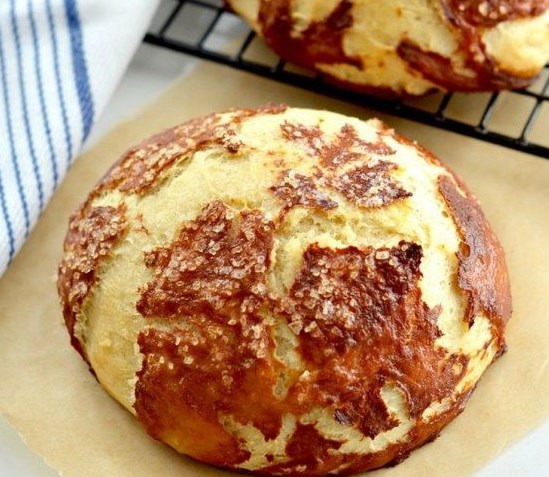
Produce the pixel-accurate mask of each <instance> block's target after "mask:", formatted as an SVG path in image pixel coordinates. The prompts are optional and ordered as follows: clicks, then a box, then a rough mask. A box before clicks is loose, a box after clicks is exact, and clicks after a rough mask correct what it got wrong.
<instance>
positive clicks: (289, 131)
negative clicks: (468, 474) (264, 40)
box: [58, 106, 511, 476]
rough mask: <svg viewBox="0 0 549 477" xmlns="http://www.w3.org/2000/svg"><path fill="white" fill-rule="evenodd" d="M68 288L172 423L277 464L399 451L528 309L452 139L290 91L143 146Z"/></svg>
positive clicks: (93, 227) (413, 443)
mask: <svg viewBox="0 0 549 477" xmlns="http://www.w3.org/2000/svg"><path fill="white" fill-rule="evenodd" d="M58 289H59V294H60V297H61V303H62V306H63V314H64V317H65V322H66V324H67V328H68V330H69V332H70V336H71V340H72V344H73V345H74V346H75V348H76V349H77V350H78V351H79V352H80V354H81V355H82V356H83V357H84V359H86V361H87V362H88V363H89V365H90V368H91V369H92V371H93V372H94V373H95V374H96V376H97V378H98V380H99V382H100V383H101V384H102V385H103V386H104V387H105V388H106V390H107V391H108V392H109V393H110V394H111V395H112V396H113V397H114V398H116V399H117V400H118V401H119V402H120V403H121V404H122V405H124V406H125V407H126V408H127V409H128V410H129V411H131V412H132V413H134V414H135V415H136V416H137V417H138V419H139V420H140V421H141V422H142V423H143V425H144V426H145V428H146V430H147V431H148V432H149V433H150V434H151V435H152V436H153V437H154V438H156V439H158V440H161V441H163V442H166V443H168V444H169V445H171V446H172V447H174V448H175V449H177V450H178V451H180V452H182V453H185V454H188V455H190V456H192V457H194V458H196V459H199V460H201V461H204V462H206V463H210V464H213V465H216V466H220V467H224V468H230V469H235V470H247V471H253V472H254V473H257V474H264V475H285V474H288V475H311V476H313V475H325V474H327V473H332V474H350V473H355V472H360V471H364V470H368V469H373V468H376V467H380V466H384V465H388V464H390V463H396V462H398V461H400V460H402V459H403V458H405V457H406V456H407V455H408V453H409V452H410V451H411V450H413V449H414V448H416V447H417V446H419V445H421V444H423V443H425V442H428V441H429V440H432V439H433V438H435V437H436V436H437V434H438V432H439V431H440V430H441V429H442V428H443V427H444V426H445V425H446V424H447V423H448V422H449V421H450V420H451V419H453V418H454V417H455V416H456V415H457V414H459V413H460V412H461V411H462V410H463V407H464V405H465V403H466V400H467V398H468V396H469V394H470V393H471V392H472V390H473V389H474V387H475V386H476V384H477V382H478V380H479V378H480V376H481V375H482V373H483V372H484V370H485V369H486V367H487V366H488V365H489V364H490V363H491V362H492V361H493V360H494V359H495V358H496V357H497V356H498V355H499V354H500V353H501V352H502V351H503V350H504V347H505V342H504V328H505V323H506V321H507V319H508V318H509V316H510V313H511V302H510V294H509V283H508V278H507V272H506V267H505V262H504V256H503V252H502V249H501V247H500V245H499V243H498V242H497V240H496V238H495V237H494V235H493V232H492V231H491V229H490V226H489V225H488V223H487V222H486V220H485V218H484V215H483V214H482V211H481V209H480V207H479V205H478V203H477V202H476V200H475V199H474V198H473V196H472V195H471V193H470V192H469V191H468V190H467V188H466V186H465V185H464V184H463V183H462V182H461V181H460V180H459V179H458V178H457V177H456V176H455V175H454V174H453V173H452V172H451V171H449V170H448V169H447V168H446V167H445V166H444V165H443V164H442V163H441V162H440V161H439V160H438V159H436V158H435V157H434V156H433V155H432V154H430V153H429V152H428V151H426V150H424V149H423V148H421V147H420V146H418V145H417V144H415V143H413V142H412V141H410V140H408V139H406V138H404V137H402V136H399V135H398V134H396V133H395V132H394V131H392V130H390V129H388V128H387V127H386V126H384V125H383V124H382V123H380V122H379V121H377V120H370V121H367V122H363V121H360V120H358V119H355V118H349V117H345V116H341V115H338V114H334V113H329V112H325V111H314V110H304V109H293V108H287V107H286V106H266V107H264V108H258V109H254V110H233V111H229V112H226V113H222V114H212V115H210V116H206V117H203V118H198V119H196V120H193V121H189V122H187V123H185V124H183V125H181V126H178V127H176V128H173V129H171V130H168V131H165V132H164V133H161V134H159V135H157V136H154V137H152V138H150V139H148V140H146V141H144V142H143V143H142V144H140V145H138V146H136V147H135V148H133V149H131V150H129V151H128V152H127V153H126V154H125V155H124V156H123V157H122V158H121V159H120V160H119V161H118V162H117V163H116V164H115V166H114V167H113V168H112V169H111V170H110V171H109V172H108V174H107V175H106V176H105V178H104V179H103V180H102V181H101V182H100V183H99V184H98V185H97V187H96V188H95V189H94V190H93V191H92V192H91V193H90V195H89V197H88V199H87V200H86V202H85V203H84V204H82V206H81V207H80V208H79V210H78V211H77V212H76V213H75V214H74V215H73V216H72V218H71V220H70V224H69V232H68V234H67V237H66V240H65V245H64V259H63V261H62V263H61V264H60V267H59V274H58Z"/></svg>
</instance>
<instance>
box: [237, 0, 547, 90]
mask: <svg viewBox="0 0 549 477" xmlns="http://www.w3.org/2000/svg"><path fill="white" fill-rule="evenodd" d="M259 1H260V7H259V14H258V18H257V24H258V29H259V33H260V34H261V35H262V36H263V38H264V39H265V41H266V42H267V44H268V45H269V46H270V47H271V48H273V50H274V51H275V52H276V53H277V54H278V55H280V56H281V57H282V58H283V59H285V60H286V61H289V62H292V63H295V64H298V65H302V66H304V67H307V68H311V69H316V65H317V64H348V65H352V66H355V67H357V68H358V69H365V68H366V67H367V66H365V65H363V64H362V61H361V59H360V57H358V56H351V55H348V54H347V53H346V52H345V49H344V47H343V38H344V33H345V31H346V30H347V29H349V28H350V27H351V26H352V25H353V16H352V6H353V1H352V0H341V2H340V3H339V4H338V6H337V7H336V8H335V9H334V10H333V12H332V13H331V14H330V15H329V17H328V18H326V19H325V20H324V21H317V22H313V23H311V24H310V25H308V27H307V28H306V29H305V30H304V31H302V32H299V34H297V33H296V31H295V28H294V27H295V25H294V22H293V19H292V17H291V2H290V0H274V1H266V0H259ZM229 3H231V2H229ZM548 6H549V0H538V1H531V0H482V1H481V0H441V1H440V9H441V21H443V22H449V23H450V24H451V26H452V29H453V31H454V34H455V35H456V38H457V40H458V43H459V44H460V49H461V51H462V53H463V54H464V57H465V66H466V67H467V68H468V69H469V70H470V71H471V72H472V73H473V74H472V75H465V74H463V73H461V72H460V71H459V70H457V69H455V67H454V64H453V63H452V61H451V59H449V58H446V57H444V56H441V55H439V54H437V53H434V52H430V51H422V49H421V48H420V47H419V46H418V45H416V44H414V43H412V42H410V41H409V40H407V39H403V41H402V42H401V44H400V45H399V46H398V48H397V53H398V55H399V56H400V57H401V58H402V59H403V60H404V61H405V62H406V63H407V64H408V66H409V69H410V71H411V72H414V73H415V74H418V75H420V76H422V77H424V78H425V79H426V80H429V81H431V82H432V83H433V84H434V85H436V86H437V87H438V88H440V89H444V90H452V91H465V92H471V91H494V90H501V89H517V88H523V87H526V86H528V85H529V84H530V83H532V81H534V80H535V78H536V77H537V74H538V73H539V71H534V70H528V71H526V70H516V71H510V70H509V71H508V70H506V71H503V70H502V69H501V68H500V67H499V65H498V63H497V62H496V61H495V60H494V59H493V58H491V57H490V55H488V54H487V52H486V49H485V45H484V42H483V40H482V35H483V33H484V32H485V31H486V29H487V28H493V27H495V26H497V24H498V23H500V22H503V21H508V20H514V19H519V18H533V17H536V16H538V15H540V14H542V13H543V12H544V11H546V10H547V8H548ZM396 14H399V11H398V10H397V12H396ZM322 75H323V76H324V77H326V79H327V80H328V81H329V82H331V83H334V84H336V85H337V86H340V87H343V88H348V89H351V90H354V91H357V92H362V93H367V94H373V95H378V96H381V97H394V96H399V95H408V93H406V92H405V91H403V90H402V89H399V90H394V89H392V88H389V87H383V86H376V85H370V84H358V83H354V82H352V81H347V80H342V79H341V78H337V76H336V75H333V74H330V73H322Z"/></svg>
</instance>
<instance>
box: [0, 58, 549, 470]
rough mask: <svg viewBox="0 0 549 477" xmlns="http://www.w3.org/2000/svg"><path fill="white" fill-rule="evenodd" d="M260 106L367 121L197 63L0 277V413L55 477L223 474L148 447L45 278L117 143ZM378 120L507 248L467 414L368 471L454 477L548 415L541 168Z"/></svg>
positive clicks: (358, 112)
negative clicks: (442, 166) (494, 322)
mask: <svg viewBox="0 0 549 477" xmlns="http://www.w3.org/2000/svg"><path fill="white" fill-rule="evenodd" d="M267 101H274V102H286V103H288V104H291V105H293V106H302V107H315V108H326V109H331V110H334V111H339V112H342V113H346V114H351V115H355V116H358V117H362V118H367V117H370V116H372V115H374V113H372V112H369V111H365V110H364V109H363V108H358V107H354V106H352V105H349V104H343V103H341V102H338V101H336V100H331V99H327V98H324V97H320V96H317V95H314V94H309V93H307V92H304V91H301V90H297V89H294V88H292V87H288V86H283V85H279V84H276V83H273V82H270V81H268V80H264V79H259V78H256V77H253V76H250V75H248V74H245V73H241V72H237V71H234V70H230V69H227V68H225V67H220V66H216V65H209V64H204V65H201V66H200V67H199V68H198V69H197V70H195V71H194V72H193V73H192V74H190V75H189V76H187V77H185V78H183V79H182V80H181V81H180V82H179V83H177V84H176V85H175V86H174V87H173V88H172V89H170V90H169V91H168V92H166V93H165V94H164V95H163V96H162V97H160V98H159V99H158V100H157V101H155V102H154V103H153V104H152V105H150V107H148V108H147V109H146V110H144V111H143V112H141V113H140V114H138V115H137V116H136V117H135V118H134V119H132V120H131V121H128V122H126V123H125V124H122V125H120V126H119V127H117V128H116V129H115V130H114V131H112V133H111V134H109V135H108V136H107V137H105V138H104V139H103V140H102V141H101V142H100V144H98V145H97V146H96V147H95V148H94V149H93V150H91V151H89V152H88V153H87V154H85V155H83V156H82V157H80V158H79V159H78V161H77V162H76V164H75V165H74V166H73V168H72V169H71V171H70V172H69V174H68V176H67V178H66V180H65V181H64V182H63V184H62V186H61V188H60V189H59V191H58V192H57V193H56V195H55V196H54V198H53V200H52V201H51V203H50V205H49V206H48V208H47V210H46V212H45V213H44V214H43V216H42V218H41V219H40V221H39V223H38V226H37V227H36V229H35V230H34V232H33V233H32V235H31V237H30V239H29V240H28V242H27V243H26V245H25V246H24V248H23V250H22V252H21V253H20V254H19V255H18V257H17V258H16V260H15V261H14V263H13V265H12V266H11V268H10V269H9V270H8V272H7V273H6V274H5V275H4V277H3V278H2V280H1V281H0V412H2V413H3V414H4V415H5V416H6V417H7V419H8V420H9V421H10V423H11V424H12V425H13V427H14V428H15V429H16V430H17V431H18V432H19V433H20V434H21V435H22V436H23V438H24V439H25V441H26V443H27V444H28V446H30V447H31V448H32V449H33V450H34V451H36V452H37V453H38V454H40V455H42V456H43V457H44V458H45V460H46V462H47V463H49V465H51V466H52V467H53V468H54V469H57V470H59V471H61V472H62V475H63V476H65V477H88V476H90V477H92V476H93V477H96V476H109V477H122V476H131V477H157V476H168V475H169V476H188V477H193V476H197V477H198V476H204V477H206V476H207V477H213V476H220V477H221V476H223V475H228V474H227V473H226V472H223V471H220V470H217V469H212V468H209V467H207V466H204V465H201V464H199V463H197V462H194V461H192V460H190V459H188V458H186V457H183V456H180V455H178V454H176V453H175V452H173V451H171V450H170V449H169V448H168V447H166V446H164V445H162V444H159V443H157V442H155V441H153V440H152V439H151V438H149V437H148V436H147V435H146V434H145V432H144V430H143V429H142V428H141V426H140V424H139V423H138V422H137V421H136V420H135V419H134V417H133V416H131V415H130V414H129V413H128V412H127V411H125V410H124V409H123V408H122V407H121V406H119V405H118V404H117V403H116V402H114V401H113V400H112V399H111V398H110V397H109V396H108V395H107V394H106V393H105V392H104V391H103V390H102V389H101V387H100V386H99V384H98V383H97V382H96V381H95V380H94V378H93V377H92V376H91V374H90V373H89V372H88V371H87V369H86V366H85V365H84V363H83V362H82V360H81V359H80V357H79V356H78V355H77V354H76V352H75V351H73V350H72V349H71V348H70V346H69V340H68V336H67V333H66V331H65V329H64V326H63V324H62V319H61V313H60V309H59V306H58V299H57V294H56V289H55V274H56V267H57V263H58V260H59V257H60V253H61V245H62V241H63V238H64V235H65V233H66V227H67V219H68V216H69V214H70V213H71V212H72V211H73V210H74V209H75V208H76V206H77V204H78V203H79V202H80V201H82V200H83V198H84V197H85V194H86V193H87V191H88V190H89V189H90V188H91V187H92V185H93V184H94V183H95V182H96V181H97V180H98V179H99V178H100V177H101V176H102V174H103V173H104V172H105V171H106V170H107V168H108V167H109V166H110V164H111V163H112V162H113V161H114V160H115V159H116V158H117V157H118V156H119V155H120V154H121V153H122V152H123V151H124V150H125V149H126V148H128V147H129V146H130V145H132V144H133V143H135V142H137V141H138V140H140V139H142V138H143V137H145V136H148V135H150V134H151V133H154V132H156V131H158V130H160V129H162V128H165V127H169V126H172V125H175V124H177V123H179V122H182V121H184V120H186V119H188V118H191V117H193V116H196V115H200V114H204V113H208V112H211V111H215V110H222V109H224V108H228V107H234V106H254V105H259V104H262V103H265V102H267ZM378 116H379V115H378ZM381 118H382V119H383V120H385V121H386V122H387V123H388V124H390V125H391V126H393V127H395V128H396V129H397V130H398V131H400V132H401V133H403V134H405V135H408V136H410V137H413V138H415V139H417V140H418V141H419V142H420V143H422V144H423V145H425V146H426V147H428V148H430V149H432V150H433V151H434V152H435V153H436V154H437V155H439V156H440V157H442V158H443V159H444V160H445V161H446V162H448V163H449V164H450V165H451V166H452V167H453V168H454V169H455V170H456V171H457V172H458V173H459V174H461V175H462V176H463V178H464V179H465V180H466V181H467V182H468V184H469V185H470V187H471V188H472V190H473V191H474V192H475V194H476V195H477V197H478V198H479V200H480V201H481V203H482V204H483V206H484V210H485V212H486V214H487V216H488V218H489V219H490V221H491V222H492V224H493V226H494V228H495V230H496V233H497V235H498V236H499V237H500V239H501V241H502V242H503V245H504V248H505V250H506V252H507V260H508V265H509V269H510V275H511V281H512V291H513V298H514V309H515V312H514V316H513V319H512V320H511V321H510V323H509V326H508V333H507V340H508V346H509V351H508V352H507V353H506V354H505V355H504V356H503V357H502V358H501V359H500V360H499V361H498V362H497V363H495V364H494V365H493V366H492V367H491V368H490V369H489V370H488V372H487V373H486V375H485V376H484V377H483V378H482V380H481V382H480V384H479V385H478V388H477V390H476V391H475V393H474V394H473V396H472V398H471V399H470V401H469V404H468V406H467V408H466V410H465V412H464V413H463V414H462V415H461V416H460V417H458V418H457V419H456V420H455V421H454V422H453V423H451V424H450V425H449V426H448V427H447V428H446V429H445V430H444V431H443V432H442V434H441V436H440V437H439V438H438V439H437V440H436V441H435V442H433V443H431V444H428V445H426V446H424V447H422V448H421V449H419V450H416V451H415V452H413V453H412V456H411V457H410V458H409V459H407V460H406V461H404V462H403V463H402V464H400V465H398V466H397V467H394V468H390V469H384V470H381V471H376V472H374V473H371V474H370V475H371V476H374V475H375V476H376V477H397V476H405V475H418V476H426V475H428V476H432V477H437V476H441V477H442V476H449V475H451V476H466V475H470V474H471V473H472V472H474V470H476V469H478V468H479V467H481V466H482V465H484V464H486V463H487V462H488V461H489V460H490V459H492V458H494V456H496V455H497V454H498V453H499V452H501V451H502V450H503V449H504V448H506V447H507V446H508V445H509V444H510V443H512V442H514V441H517V440H519V439H520V438H521V437H522V436H524V435H525V434H526V433H527V432H528V431H529V430H531V429H533V428H534V427H536V426H537V425H539V424H540V423H542V422H544V421H545V420H546V419H548V418H549V399H548V398H547V396H549V367H548V366H547V364H548V362H549V319H548V318H547V310H549V303H548V296H549V293H548V289H549V267H548V264H549V247H548V246H547V245H548V241H549V220H548V219H549V162H548V161H544V160H541V159H538V158H534V157H530V156H528V155H525V154H519V153H517V152H513V151H511V150H506V149H503V148H499V147H496V146H491V145H487V144H483V143H481V142H478V141H475V140H472V139H467V138H464V137H461V136H457V135H454V134H451V133H446V132H441V131H438V130H434V129H432V128H429V127H425V126H421V125H418V124H414V123H411V122H407V121H404V120H398V119H395V118H392V117H383V116H381ZM509 120H510V121H512V120H513V118H509ZM548 129H549V127H548Z"/></svg>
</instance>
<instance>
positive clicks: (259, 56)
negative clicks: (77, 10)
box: [144, 0, 549, 159]
mask: <svg viewBox="0 0 549 477" xmlns="http://www.w3.org/2000/svg"><path fill="white" fill-rule="evenodd" d="M144 41H145V42H147V43H149V44H152V45H156V46H159V47H163V48H169V49H171V50H175V51H178V52H182V53H187V54H190V55H193V56H196V57H199V58H203V59H206V60H210V61H214V62H217V63H220V64H224V65H227V66H230V67H233V68H237V69H240V70H244V71H248V72H250V73H254V74H257V75H260V76H263V77H266V78H270V79H273V80H277V81H280V82H283V83H286V84H290V85H294V86H298V87H301V88H305V89H307V90H309V91H315V92H318V93H321V94H325V95H327V96H331V97H334V98H338V99H342V100H345V101H349V102H351V103H353V104H360V105H362V106H365V107H368V108H372V109H375V110H378V111H381V112H384V113H388V114H392V115H394V116H398V117H402V118H406V119H410V120H412V121H416V122H420V123H423V124H428V125H430V126H434V127H438V128H441V129H445V130H449V131H453V132H456V133H459V134H463V135H465V136H469V137H473V138H477V139H480V140H483V141H487V142H491V143H495V144H499V145H502V146H505V147H508V148H512V149H516V150H519V151H523V152H528V153H530V154H534V155H536V156H539V157H543V158H546V159H549V65H546V67H545V68H544V70H543V71H542V73H541V75H540V77H539V79H538V81H537V82H536V83H535V84H533V85H532V86H530V87H529V88H527V89H524V90H516V91H511V92H502V93H472V94H464V93H446V94H442V93H440V94H434V95H430V96H427V97H425V98H420V99H412V100H383V99H379V98H376V97H372V96H368V95H362V94H358V93H355V92H350V91H346V90H344V89H341V88H337V87H335V86H333V85H331V84H328V83H326V82H324V81H323V80H322V78H321V77H320V76H319V75H316V74H314V73H312V72H310V71H307V70H304V69H302V68H299V67H296V66H294V65H291V64H289V63H286V62H284V61H282V60H280V59H279V58H278V57H277V56H276V55H275V54H274V53H272V52H271V51H270V50H269V49H268V48H267V47H266V46H265V45H264V44H263V42H262V41H261V40H260V39H259V38H258V37H257V36H256V35H255V33H254V32H253V31H252V30H251V29H250V28H249V27H248V26H247V25H246V24H245V23H244V22H243V21H242V20H241V19H239V18H238V17H237V16H236V15H234V14H233V13H231V12H230V11H228V10H227V9H226V8H225V7H224V4H223V0H163V1H162V3H161V4H160V8H159V9H158V11H157V14H156V17H155V19H154V20H153V22H152V24H151V27H150V29H149V32H148V33H147V34H146V36H145V38H144ZM509 118H512V120H509Z"/></svg>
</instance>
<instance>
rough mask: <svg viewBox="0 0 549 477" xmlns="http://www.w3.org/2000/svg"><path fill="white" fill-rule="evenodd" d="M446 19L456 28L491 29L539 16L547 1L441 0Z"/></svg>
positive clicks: (547, 5) (543, 10) (548, 5)
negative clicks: (505, 22)
mask: <svg viewBox="0 0 549 477" xmlns="http://www.w3.org/2000/svg"><path fill="white" fill-rule="evenodd" d="M440 3H441V5H442V7H443V9H444V12H445V14H446V16H447V17H448V19H449V20H450V21H451V22H452V23H454V24H455V25H458V26H463V25H469V26H472V27H493V26H495V25H497V24H498V23H501V22H504V21H508V20H517V19H519V18H530V17H536V16H538V15H541V14H542V13H543V12H545V10H547V8H548V7H549V0H441V2H440Z"/></svg>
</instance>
